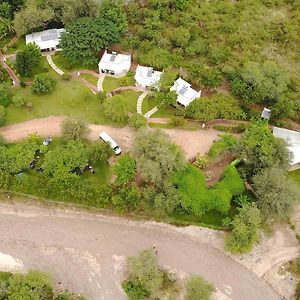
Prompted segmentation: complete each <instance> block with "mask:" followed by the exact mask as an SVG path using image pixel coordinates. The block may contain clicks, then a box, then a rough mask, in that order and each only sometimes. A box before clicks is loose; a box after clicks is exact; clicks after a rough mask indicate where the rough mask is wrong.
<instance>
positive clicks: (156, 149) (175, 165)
mask: <svg viewBox="0 0 300 300" xmlns="http://www.w3.org/2000/svg"><path fill="white" fill-rule="evenodd" d="M133 145H134V146H133V149H132V153H133V156H134V157H135V159H136V161H137V169H138V171H139V172H140V173H141V175H142V177H143V178H144V180H145V181H147V182H151V183H153V184H155V185H156V186H157V187H160V188H161V187H162V185H163V184H164V183H165V182H167V181H169V179H170V177H171V176H172V175H173V174H174V173H175V172H176V171H179V170H182V168H183V167H184V165H185V161H184V156H183V153H182V150H181V149H180V148H179V147H178V146H177V145H175V144H173V143H172V142H171V140H170V138H169V137H168V136H167V135H166V134H165V133H163V132H162V131H160V130H154V131H147V130H143V131H140V132H139V133H138V134H137V137H136V139H135V141H134V143H133Z"/></svg>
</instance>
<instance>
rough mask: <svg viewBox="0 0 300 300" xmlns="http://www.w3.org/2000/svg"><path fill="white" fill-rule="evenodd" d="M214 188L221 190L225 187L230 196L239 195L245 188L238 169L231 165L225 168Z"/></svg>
mask: <svg viewBox="0 0 300 300" xmlns="http://www.w3.org/2000/svg"><path fill="white" fill-rule="evenodd" d="M214 188H216V189H221V190H224V189H227V190H228V191H229V192H230V193H231V195H232V196H238V195H241V194H242V193H243V192H244V190H245V186H244V183H243V180H242V179H241V177H240V175H239V173H238V171H237V170H236V168H235V167H234V166H231V165H229V166H228V167H227V168H226V170H225V172H224V176H223V179H222V180H221V181H220V182H218V183H217V184H216V185H215V186H214Z"/></svg>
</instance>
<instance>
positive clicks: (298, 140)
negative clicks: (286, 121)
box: [273, 126, 300, 170]
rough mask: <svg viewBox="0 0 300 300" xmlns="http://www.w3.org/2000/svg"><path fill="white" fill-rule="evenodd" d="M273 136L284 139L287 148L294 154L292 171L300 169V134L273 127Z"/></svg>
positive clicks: (291, 164) (291, 163) (291, 165)
mask: <svg viewBox="0 0 300 300" xmlns="http://www.w3.org/2000/svg"><path fill="white" fill-rule="evenodd" d="M273 135H274V136H275V137H277V138H281V139H284V140H285V141H286V143H287V148H288V150H289V151H290V152H291V154H292V159H291V162H290V170H296V169H299V168H300V132H298V131H294V130H289V129H285V128H279V127H275V126H274V127H273Z"/></svg>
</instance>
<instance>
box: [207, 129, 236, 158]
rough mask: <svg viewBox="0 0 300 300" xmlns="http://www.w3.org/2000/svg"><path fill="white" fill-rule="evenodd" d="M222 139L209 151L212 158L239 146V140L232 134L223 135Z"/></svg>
mask: <svg viewBox="0 0 300 300" xmlns="http://www.w3.org/2000/svg"><path fill="white" fill-rule="evenodd" d="M220 137H221V138H220V139H219V140H217V141H215V142H214V143H213V144H212V146H211V147H210V149H209V152H208V155H209V156H210V157H212V158H216V157H218V156H220V155H221V154H224V153H226V152H229V151H231V150H233V149H234V147H235V146H236V144H237V139H236V138H235V137H234V136H233V135H231V134H223V135H221V136H220Z"/></svg>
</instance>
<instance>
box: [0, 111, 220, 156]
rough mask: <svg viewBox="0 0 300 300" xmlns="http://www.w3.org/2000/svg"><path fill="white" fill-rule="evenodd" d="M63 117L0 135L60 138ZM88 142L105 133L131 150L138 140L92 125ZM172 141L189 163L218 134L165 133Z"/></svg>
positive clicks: (36, 121)
mask: <svg viewBox="0 0 300 300" xmlns="http://www.w3.org/2000/svg"><path fill="white" fill-rule="evenodd" d="M63 120H64V117H63V116H50V117H47V118H41V119H34V120H30V121H27V122H24V123H19V124H13V125H9V126H6V127H2V128H0V135H2V136H4V137H5V139H6V140H7V141H10V142H12V141H16V140H20V139H23V138H25V137H26V136H28V135H29V134H32V133H37V134H38V135H41V136H57V135H60V134H61V130H60V125H61V123H62V121H63ZM89 128H90V133H89V138H90V139H92V140H96V139H97V138H98V136H99V133H100V132H101V131H102V130H104V131H106V132H107V133H108V134H110V135H111V136H112V137H113V138H114V139H116V141H117V142H118V143H119V144H120V146H121V148H123V149H124V150H128V149H129V148H130V146H131V144H132V141H133V139H134V136H135V131H134V130H133V129H132V128H130V127H128V126H127V127H123V128H116V127H112V126H105V125H96V124H90V125H89ZM163 131H164V132H166V133H167V134H168V135H169V136H170V138H171V139H172V140H173V141H174V142H175V143H176V144H177V145H179V146H180V147H182V149H183V150H184V153H185V155H186V158H187V159H189V158H191V157H194V156H195V155H196V154H197V153H205V152H207V151H208V150H209V148H210V146H211V144H212V143H213V141H214V140H216V139H218V135H219V133H220V132H219V131H217V130H214V129H207V130H197V131H187V130H182V129H163Z"/></svg>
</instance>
